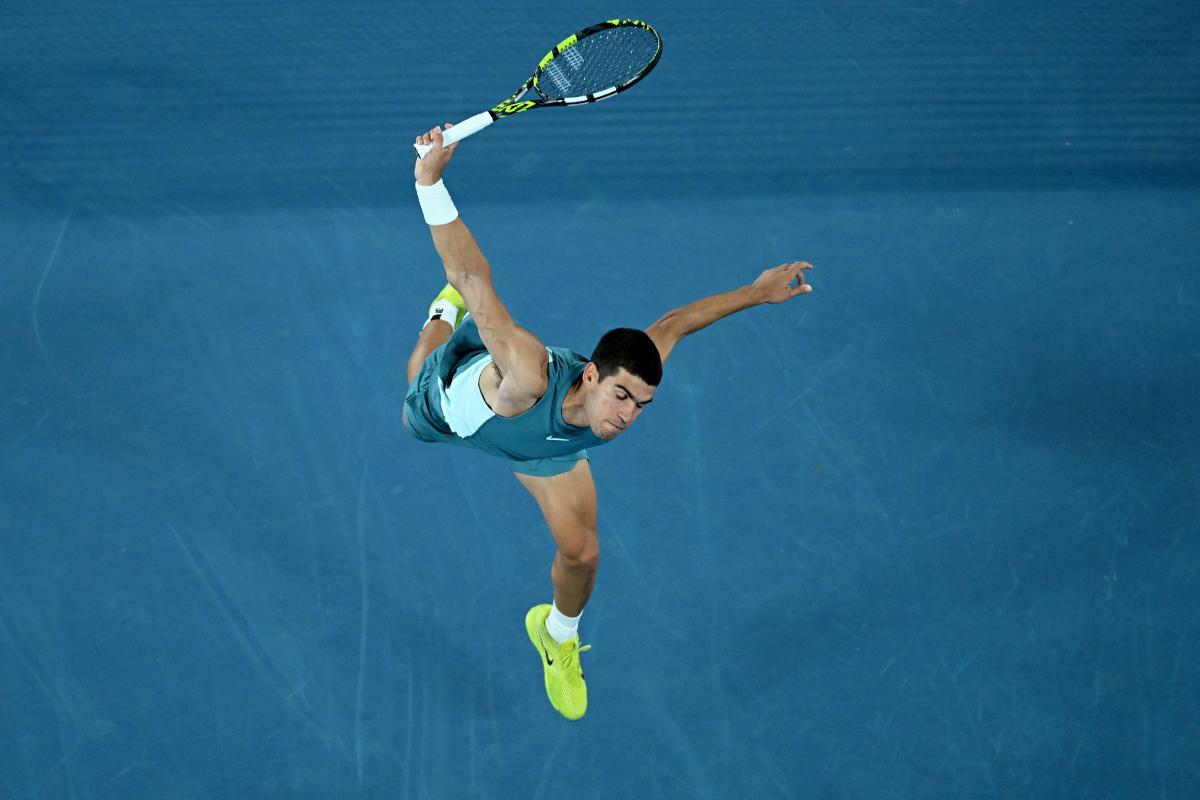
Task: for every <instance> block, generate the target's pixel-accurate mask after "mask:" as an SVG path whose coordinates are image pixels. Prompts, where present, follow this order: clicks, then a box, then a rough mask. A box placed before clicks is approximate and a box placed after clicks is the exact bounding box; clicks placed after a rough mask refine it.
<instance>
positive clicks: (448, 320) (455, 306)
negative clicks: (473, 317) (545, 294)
mask: <svg viewBox="0 0 1200 800" xmlns="http://www.w3.org/2000/svg"><path fill="white" fill-rule="evenodd" d="M465 316H466V307H465V305H464V303H463V299H462V295H460V294H459V293H458V292H457V291H455V290H454V287H453V286H451V285H450V284H446V285H445V286H444V287H443V288H442V291H441V292H439V293H438V296H437V297H435V298H434V300H433V303H432V304H431V305H430V306H429V316H428V318H427V319H426V320H425V326H424V327H423V328H421V335H420V336H418V337H417V346H416V347H414V348H413V351H412V353H411V354H410V355H409V357H408V383H409V385H410V386H411V385H412V382H413V379H415V378H416V377H417V375H419V374H420V372H421V367H422V366H424V364H425V359H427V358H429V354H430V353H432V352H433V351H434V350H436V349H438V348H439V347H441V346H442V345H444V344H445V343H446V342H448V341H450V337H451V335H453V333H454V329H455V328H456V327H458V325H459V324H461V322H462V320H463V318H464V317H465ZM400 415H401V416H400V418H401V420H403V422H404V425H405V427H407V426H408V412H407V411H404V410H403V409H401V411H400Z"/></svg>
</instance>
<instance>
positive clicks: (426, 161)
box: [413, 122, 458, 186]
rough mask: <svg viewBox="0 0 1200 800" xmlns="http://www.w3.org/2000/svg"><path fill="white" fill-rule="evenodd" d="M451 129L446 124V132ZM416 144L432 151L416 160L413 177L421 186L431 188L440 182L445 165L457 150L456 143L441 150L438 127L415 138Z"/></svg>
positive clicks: (439, 129)
mask: <svg viewBox="0 0 1200 800" xmlns="http://www.w3.org/2000/svg"><path fill="white" fill-rule="evenodd" d="M453 127H454V126H453V125H451V124H450V123H449V122H447V123H446V130H450V129H451V128H453ZM416 143H417V144H427V145H429V146H431V147H432V148H433V149H432V150H430V151H429V152H428V153H426V154H425V157H424V158H418V159H417V163H416V164H415V165H413V177H415V178H416V179H417V183H419V184H421V185H422V186H432V185H433V184H435V183H437V182H438V181H439V180H441V178H442V172H443V171H444V170H445V169H446V165H447V164H449V163H450V159H452V158H454V151H455V150H457V149H458V143H457V142H455V143H454V144H452V145H450V146H449V147H445V148H443V147H442V129H441V128H440V127H439V128H434V129H433V130H431V131H429V132H428V133H423V134H421V135H420V136H418V137H417V141H416Z"/></svg>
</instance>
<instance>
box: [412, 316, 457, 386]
mask: <svg viewBox="0 0 1200 800" xmlns="http://www.w3.org/2000/svg"><path fill="white" fill-rule="evenodd" d="M452 333H454V327H453V326H452V325H451V324H450V323H449V322H446V321H445V320H440V319H435V320H432V321H431V322H430V323H429V324H428V325H426V326H425V327H424V328H423V329H422V330H421V335H420V337H418V338H417V346H416V347H414V348H413V351H412V355H410V356H409V357H408V382H409V383H412V379H413V378H414V377H416V375H417V373H418V372H420V371H421V365H422V364H424V363H425V359H426V358H428V357H429V354H430V353H432V352H433V351H434V350H437V349H438V348H439V347H441V346H442V345H444V344H445V343H446V342H448V341H449V340H450V334H452Z"/></svg>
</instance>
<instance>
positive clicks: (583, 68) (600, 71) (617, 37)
mask: <svg viewBox="0 0 1200 800" xmlns="http://www.w3.org/2000/svg"><path fill="white" fill-rule="evenodd" d="M660 56H662V39H660V38H659V36H658V32H657V31H655V30H654V28H651V27H650V26H649V25H647V24H646V23H644V22H641V21H639V20H636V19H610V20H608V21H607V22H600V23H597V24H595V25H592V26H591V27H590V28H584V29H583V30H581V31H579V33H574V34H572V35H570V36H568V37H567V38H566V39H563V40H562V41H561V42H559V43H558V46H557V47H555V48H554V49H553V50H551V51H550V52H549V53H547V54H546V57H545V58H543V59H542V60H541V61H540V62H538V65H537V69H535V70H534V71H533V74H532V75H530V76H529V80H527V81H525V83H523V84H521V88H519V89H517V90H516V91H515V92H513V93H512V95H511V96H510V97H509V98H508V99H507V100H502V101H501V102H499V103H497V104H496V105H495V106H493V107H492V108H490V109H489V110H487V111H483V112H481V113H479V114H476V115H475V116H473V117H468V118H467V119H465V120H463V121H462V122H460V123H458V124H457V125H455V126H453V127H451V128H450V129H448V130H447V131H446V132H445V133H443V134H442V146H443V147H449V146H450V145H452V144H454V143H455V142H458V141H461V140H463V139H465V138H467V137H468V136H470V135H471V134H473V133H478V132H479V131H481V130H483V129H484V128H486V127H487V126H488V125H491V124H492V123H493V122H495V121H496V120H498V119H503V118H504V117H511V116H512V115H513V114H520V113H521V112H522V111H528V110H529V109H531V108H553V107H554V106H575V105H581V104H583V103H595V102H597V101H599V100H605V99H607V98H609V97H613V96H615V95H616V94H617V93H618V92H623V91H625V90H626V89H628V88H629V87H630V86H633V85H634V84H635V83H637V82H638V81H640V80H641V79H642V78H644V77H646V76H647V75H649V74H650V70H652V69H654V67H655V65H656V64H658V59H659V57H660ZM531 90H532V92H533V94H530V91H531ZM526 95H528V96H529V99H524V98H525V97H526ZM413 147H414V148H415V149H416V151H417V155H418V156H420V157H421V158H424V157H425V154H426V153H428V152H429V151H430V149H431V148H432V145H427V144H414V145H413Z"/></svg>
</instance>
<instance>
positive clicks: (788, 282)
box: [753, 261, 812, 303]
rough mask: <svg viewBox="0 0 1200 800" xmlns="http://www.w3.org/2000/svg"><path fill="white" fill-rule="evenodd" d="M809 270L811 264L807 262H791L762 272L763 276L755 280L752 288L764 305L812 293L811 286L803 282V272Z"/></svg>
mask: <svg viewBox="0 0 1200 800" xmlns="http://www.w3.org/2000/svg"><path fill="white" fill-rule="evenodd" d="M809 269H812V264H809V263H808V262H807V261H793V262H792V263H791V264H781V265H779V266H778V267H772V268H771V269H767V270H763V274H762V275H759V276H758V278H757V279H755V281H754V284H753V288H754V290H755V292H757V294H758V297H759V299H760V300H761V301H762V302H764V303H782V302H783V301H784V300H791V299H792V298H793V297H799V296H800V295H802V294H808V293H809V292H811V291H812V286H810V285H809V284H807V283H805V282H804V271H805V270H809Z"/></svg>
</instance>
